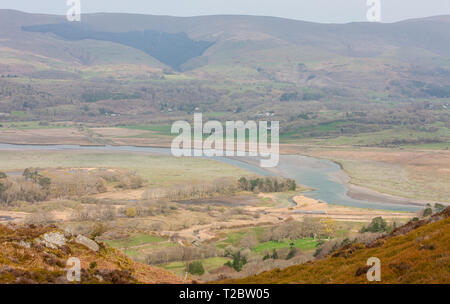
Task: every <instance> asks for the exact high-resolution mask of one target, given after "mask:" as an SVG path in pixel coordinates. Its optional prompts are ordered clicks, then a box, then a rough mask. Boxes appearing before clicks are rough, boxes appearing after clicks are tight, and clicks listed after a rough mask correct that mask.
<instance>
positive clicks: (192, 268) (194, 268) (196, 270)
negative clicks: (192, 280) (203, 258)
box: [186, 261, 205, 275]
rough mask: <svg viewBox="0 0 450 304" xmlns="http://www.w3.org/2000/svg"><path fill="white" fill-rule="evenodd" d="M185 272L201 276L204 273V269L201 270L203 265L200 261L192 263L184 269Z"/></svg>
mask: <svg viewBox="0 0 450 304" xmlns="http://www.w3.org/2000/svg"><path fill="white" fill-rule="evenodd" d="M186 272H188V273H190V274H193V275H202V274H204V273H205V269H204V268H203V264H202V262H200V261H193V262H191V263H189V264H188V266H187V268H186Z"/></svg>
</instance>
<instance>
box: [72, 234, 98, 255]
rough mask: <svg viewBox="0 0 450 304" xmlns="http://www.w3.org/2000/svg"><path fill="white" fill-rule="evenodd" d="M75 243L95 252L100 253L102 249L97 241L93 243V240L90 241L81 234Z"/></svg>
mask: <svg viewBox="0 0 450 304" xmlns="http://www.w3.org/2000/svg"><path fill="white" fill-rule="evenodd" d="M75 242H76V243H78V244H80V245H83V246H85V247H87V248H89V249H90V250H92V251H95V252H97V251H99V249H100V246H99V245H98V244H97V243H96V242H95V241H93V240H91V239H89V238H87V237H85V236H84V235H81V234H79V235H78V236H77V237H76V238H75Z"/></svg>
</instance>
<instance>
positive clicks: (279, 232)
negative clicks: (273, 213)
mask: <svg viewBox="0 0 450 304" xmlns="http://www.w3.org/2000/svg"><path fill="white" fill-rule="evenodd" d="M336 231H337V225H336V222H335V221H334V220H333V219H330V218H315V217H305V218H304V219H303V221H302V222H298V221H295V220H288V221H286V222H284V223H282V224H280V225H276V226H272V227H270V228H267V229H266V230H265V231H264V233H262V234H261V236H260V240H259V241H260V242H268V241H279V242H281V241H285V240H296V239H299V238H305V237H312V238H315V239H317V238H318V239H321V238H326V239H329V238H333V237H334V236H335V234H336ZM243 240H244V239H243Z"/></svg>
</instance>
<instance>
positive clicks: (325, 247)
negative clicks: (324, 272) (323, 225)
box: [314, 232, 382, 259]
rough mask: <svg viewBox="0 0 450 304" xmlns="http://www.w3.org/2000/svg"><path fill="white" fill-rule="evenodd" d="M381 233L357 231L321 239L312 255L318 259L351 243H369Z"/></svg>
mask: <svg viewBox="0 0 450 304" xmlns="http://www.w3.org/2000/svg"><path fill="white" fill-rule="evenodd" d="M381 235H382V234H381V233H372V232H366V233H358V234H356V235H353V236H352V237H348V238H336V239H332V240H328V241H325V240H321V241H320V242H319V244H318V247H317V249H316V251H315V253H314V256H315V257H316V258H319V259H320V258H323V257H326V256H327V255H329V254H331V253H333V252H334V251H336V250H337V249H339V248H341V247H343V246H345V245H348V244H353V243H363V244H369V243H371V242H373V241H374V240H376V239H377V238H379V237H380V236H381Z"/></svg>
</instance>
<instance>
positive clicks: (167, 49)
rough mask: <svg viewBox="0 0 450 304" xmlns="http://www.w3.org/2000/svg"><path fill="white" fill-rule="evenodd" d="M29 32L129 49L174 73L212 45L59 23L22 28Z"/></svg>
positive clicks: (166, 35)
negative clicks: (139, 52)
mask: <svg viewBox="0 0 450 304" xmlns="http://www.w3.org/2000/svg"><path fill="white" fill-rule="evenodd" d="M22 29H23V30H24V31H28V32H38V33H53V34H55V35H57V36H59V37H61V38H64V39H68V40H75V41H77V40H86V39H92V40H102V41H110V42H114V43H120V44H123V45H126V46H130V47H133V48H136V49H139V50H142V51H144V52H145V53H147V54H149V55H151V56H153V57H154V58H156V59H158V60H159V61H161V62H162V63H164V64H167V65H169V66H170V67H172V68H174V69H179V67H180V66H181V65H182V64H183V63H185V62H186V61H188V60H189V59H191V58H194V57H197V56H200V55H201V54H203V52H204V51H205V50H206V49H208V48H209V47H210V46H211V45H212V44H213V43H212V42H208V41H194V40H191V39H189V37H188V36H187V35H186V34H185V33H178V34H172V33H166V32H158V31H153V30H144V31H130V32H100V31H95V30H92V29H91V28H90V27H89V26H84V24H78V23H69V22H66V23H59V24H45V25H35V26H23V27H22Z"/></svg>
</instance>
